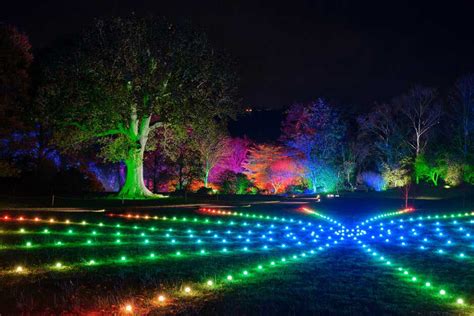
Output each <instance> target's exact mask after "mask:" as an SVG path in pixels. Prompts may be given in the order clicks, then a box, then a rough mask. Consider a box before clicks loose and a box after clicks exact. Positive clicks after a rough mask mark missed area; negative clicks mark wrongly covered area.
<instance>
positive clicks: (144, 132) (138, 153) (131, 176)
mask: <svg viewBox="0 0 474 316" xmlns="http://www.w3.org/2000/svg"><path fill="white" fill-rule="evenodd" d="M139 123H140V126H138V125H139ZM149 133H150V116H145V117H144V118H143V119H142V120H141V121H139V120H138V119H137V114H136V110H135V108H134V107H132V114H131V121H130V128H129V131H128V135H129V137H130V139H132V140H134V141H135V145H136V146H134V148H131V149H130V150H129V151H128V157H127V158H126V159H125V166H126V167H127V170H126V176H125V183H124V185H123V187H122V189H120V192H119V196H120V197H121V198H122V199H124V198H125V199H143V198H148V197H153V196H154V194H153V193H152V192H151V191H150V190H148V188H147V187H146V185H145V182H144V180H143V156H144V153H145V147H146V143H147V141H148V134H149Z"/></svg>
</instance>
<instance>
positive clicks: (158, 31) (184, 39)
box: [49, 16, 235, 198]
mask: <svg viewBox="0 0 474 316" xmlns="http://www.w3.org/2000/svg"><path fill="white" fill-rule="evenodd" d="M225 69H226V67H225V66H224V62H223V60H222V58H221V56H219V55H218V54H216V52H215V50H213V49H212V48H211V47H210V46H209V45H208V41H207V40H206V38H205V37H204V36H203V35H202V34H198V33H195V32H192V31H190V30H187V32H184V31H183V30H181V29H180V30H178V29H177V28H176V27H175V26H174V25H172V24H170V23H167V22H166V21H163V20H152V19H141V18H138V17H135V16H132V17H129V18H126V19H121V18H114V19H110V20H105V21H103V20H99V21H97V22H96V23H95V25H94V26H93V27H92V28H91V29H90V30H89V31H88V32H86V33H85V35H84V37H83V38H82V40H81V41H80V42H79V43H78V45H77V48H76V49H75V50H74V51H73V52H72V53H69V54H66V55H65V56H64V57H62V58H59V59H58V61H57V62H56V63H55V65H53V67H51V69H50V75H51V76H50V79H51V82H50V84H51V86H52V87H53V88H52V89H51V90H50V91H49V97H50V102H51V103H54V104H55V106H56V107H57V108H58V109H60V114H59V115H58V117H57V122H58V124H57V126H58V127H60V128H61V130H62V133H61V134H60V135H61V136H62V137H58V138H57V141H58V143H59V144H60V145H62V146H63V147H66V148H69V149H71V148H74V149H78V148H79V147H78V145H79V144H84V143H89V144H90V143H100V144H101V148H102V155H103V156H104V157H105V158H106V159H108V160H110V161H123V162H124V163H125V165H126V170H127V171H126V178H125V184H124V185H123V187H122V188H121V190H120V193H119V196H121V197H123V198H144V197H151V196H153V194H152V193H151V192H150V190H148V188H147V187H146V186H145V183H144V179H143V160H144V153H145V151H146V150H148V149H149V146H148V144H149V142H148V140H149V139H150V138H152V137H153V135H154V133H155V132H156V130H157V129H159V128H160V127H165V126H168V125H193V124H195V123H199V124H202V123H203V122H206V124H212V123H213V122H214V120H215V119H221V120H225V119H226V118H227V116H229V115H232V114H233V113H234V108H233V105H234V95H235V85H234V77H233V76H232V75H229V72H226V71H225Z"/></svg>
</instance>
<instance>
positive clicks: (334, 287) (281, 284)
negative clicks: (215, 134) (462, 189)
mask: <svg viewBox="0 0 474 316" xmlns="http://www.w3.org/2000/svg"><path fill="white" fill-rule="evenodd" d="M241 202H242V201H239V203H235V206H234V207H230V208H222V211H221V212H216V213H214V212H212V211H206V210H198V208H197V207H192V208H166V207H165V208H157V209H153V207H147V208H143V209H142V210H140V208H139V207H134V208H133V209H132V210H123V209H119V208H117V209H114V208H110V209H109V208H107V211H106V212H105V213H61V212H55V213H45V212H34V211H28V212H22V211H18V210H15V211H3V212H0V215H1V220H0V252H1V256H2V257H1V258H2V260H0V284H1V286H0V314H18V313H21V312H23V313H32V314H59V313H72V314H80V313H98V314H101V313H102V314H137V315H138V314H150V313H151V314H169V313H174V314H196V313H204V314H226V315H229V314H234V315H241V314H260V315H271V314H292V315H296V314H351V315H353V314H367V315H369V314H370V315H382V314H390V315H393V314H396V315H406V314H458V315H464V314H466V315H468V314H472V313H473V309H472V305H474V273H472V268H473V264H474V250H473V242H472V238H474V216H473V215H472V214H471V211H470V210H469V207H470V203H467V204H466V202H465V201H461V199H459V198H451V197H441V198H421V199H419V200H416V201H415V202H414V203H415V206H416V210H415V211H413V212H408V213H404V214H398V215H390V216H385V217H380V218H376V219H373V220H369V221H366V220H368V219H369V218H371V217H374V216H377V215H380V214H384V213H387V212H392V211H395V210H397V209H400V205H401V201H400V200H399V199H396V198H390V197H389V196H383V195H373V194H352V195H345V196H343V197H340V198H334V199H323V200H322V202H321V203H316V202H315V201H314V200H306V199H284V200H282V201H281V203H268V204H267V203H255V204H253V202H252V201H250V202H249V203H241ZM221 203H222V204H226V203H225V201H222V202H221ZM227 204H229V203H227ZM302 207H305V208H307V209H308V210H309V211H306V212H304V211H302V210H301V209H302ZM216 208H217V207H216ZM312 211H315V212H312ZM223 212H225V213H223ZM227 212H230V214H228V213H227ZM128 214H133V215H132V216H130V217H129V216H128ZM437 214H438V217H437V218H436V217H435V216H436V215H437ZM444 214H447V215H446V217H444V216H443V215H444ZM459 214H460V215H459ZM465 214H467V215H465ZM321 215H322V216H321ZM155 216H156V218H155ZM452 216H453V217H452ZM51 219H52V220H51ZM471 235H472V236H471ZM440 250H441V251H440Z"/></svg>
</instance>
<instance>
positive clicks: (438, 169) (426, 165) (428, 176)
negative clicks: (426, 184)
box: [414, 154, 444, 186]
mask: <svg viewBox="0 0 474 316" xmlns="http://www.w3.org/2000/svg"><path fill="white" fill-rule="evenodd" d="M414 169H415V170H414V171H415V180H416V183H417V184H418V183H419V181H420V179H424V180H430V181H431V182H432V183H433V185H434V186H438V180H439V178H440V176H441V175H442V173H443V171H444V166H443V165H442V164H441V161H439V160H438V161H436V162H435V163H432V162H429V161H427V159H426V157H425V155H424V154H420V155H418V157H416V158H415V164H414Z"/></svg>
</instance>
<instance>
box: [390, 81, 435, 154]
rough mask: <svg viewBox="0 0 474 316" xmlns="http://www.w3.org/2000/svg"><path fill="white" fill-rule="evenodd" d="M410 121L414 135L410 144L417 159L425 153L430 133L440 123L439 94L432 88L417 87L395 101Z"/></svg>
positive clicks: (409, 141) (410, 139)
mask: <svg viewBox="0 0 474 316" xmlns="http://www.w3.org/2000/svg"><path fill="white" fill-rule="evenodd" d="M395 103H398V104H399V106H400V108H401V111H402V113H403V114H405V116H406V118H407V119H408V123H409V128H410V129H411V130H412V134H411V136H410V138H409V140H408V144H409V145H410V146H411V147H412V149H413V151H414V153H415V157H418V155H419V154H421V153H423V151H424V149H425V147H426V145H427V144H428V140H429V132H430V131H431V130H432V128H433V127H434V126H436V125H437V124H438V123H439V118H440V116H441V109H440V106H439V104H438V103H437V92H436V90H434V89H431V88H423V87H418V86H417V87H415V88H413V89H411V90H410V91H409V92H408V93H407V94H405V95H402V96H401V97H399V98H398V99H396V100H395Z"/></svg>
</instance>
